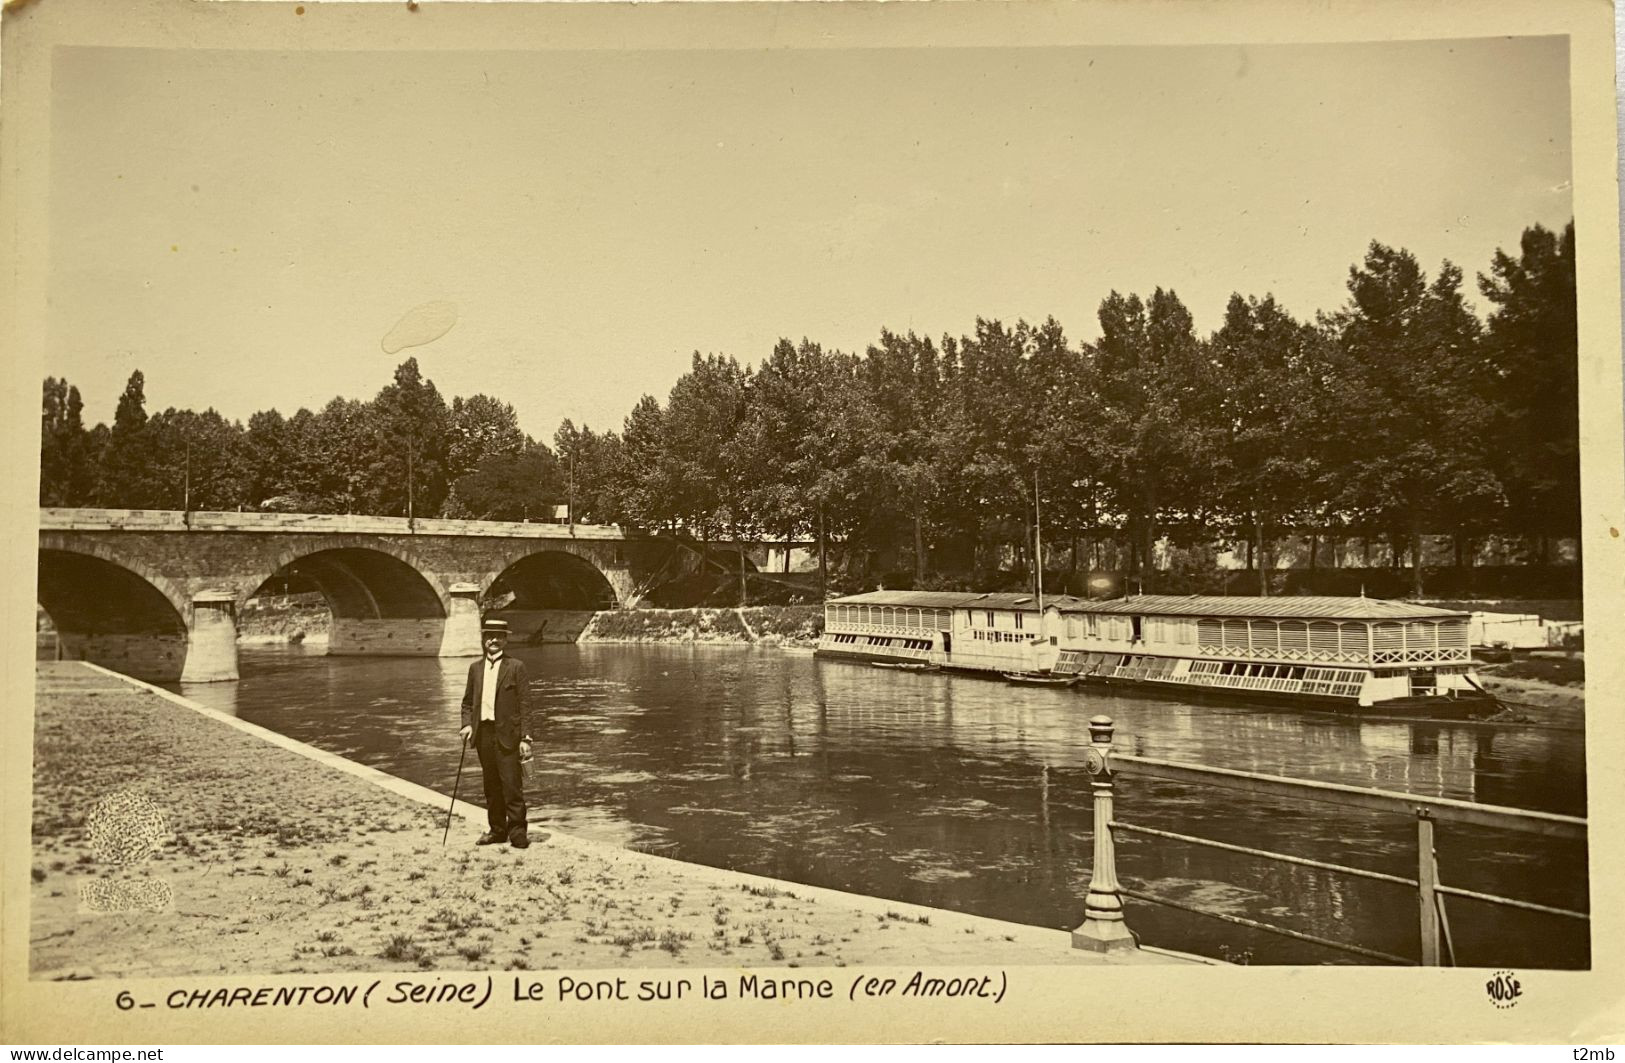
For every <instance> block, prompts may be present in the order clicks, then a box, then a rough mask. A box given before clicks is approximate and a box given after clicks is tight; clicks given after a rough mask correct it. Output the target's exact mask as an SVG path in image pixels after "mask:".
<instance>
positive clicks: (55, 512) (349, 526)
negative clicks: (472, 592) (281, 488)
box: [39, 507, 627, 541]
mask: <svg viewBox="0 0 1625 1063" xmlns="http://www.w3.org/2000/svg"><path fill="white" fill-rule="evenodd" d="M39 526H40V530H41V531H174V532H187V531H248V532H306V533H311V534H320V535H333V534H336V533H345V532H348V533H352V534H364V535H413V534H416V535H459V536H460V535H468V536H489V537H495V538H506V539H565V540H569V539H593V540H599V541H624V540H625V539H626V538H627V535H626V532H625V531H624V530H623V529H622V528H620V527H617V526H615V525H611V524H605V525H598V524H576V525H573V526H572V525H568V524H528V523H524V522H521V521H498V520H444V519H439V518H435V519H421V520H411V521H409V520H407V519H406V518H405V517H372V516H364V515H359V514H345V513H234V512H229V511H228V512H214V511H204V510H194V511H193V512H191V513H183V512H181V511H180V510H178V509H63V508H51V507H43V508H41V509H40V525H39Z"/></svg>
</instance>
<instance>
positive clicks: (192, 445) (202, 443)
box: [146, 408, 252, 511]
mask: <svg viewBox="0 0 1625 1063" xmlns="http://www.w3.org/2000/svg"><path fill="white" fill-rule="evenodd" d="M146 432H147V435H148V437H149V441H150V443H151V454H152V460H151V464H150V465H149V466H148V470H147V471H148V475H149V476H150V477H151V479H152V482H153V484H154V489H155V490H156V491H157V492H158V494H157V497H156V502H155V504H156V505H159V506H162V507H163V508H165V509H185V510H187V511H191V510H231V509H236V508H238V507H239V506H241V505H243V504H245V502H246V500H247V496H248V488H249V485H250V482H251V480H252V472H251V466H250V462H249V460H248V456H247V454H246V453H245V451H246V446H245V440H244V434H243V430H242V427H241V426H240V425H237V424H233V423H232V422H230V421H227V420H226V419H225V418H224V417H221V416H220V414H218V413H217V412H215V411H214V410H212V409H211V410H205V411H204V412H203V413H195V412H193V411H192V410H177V409H173V408H171V409H166V410H164V411H163V412H162V413H158V414H155V415H153V417H152V418H151V419H149V420H148V422H147V425H146Z"/></svg>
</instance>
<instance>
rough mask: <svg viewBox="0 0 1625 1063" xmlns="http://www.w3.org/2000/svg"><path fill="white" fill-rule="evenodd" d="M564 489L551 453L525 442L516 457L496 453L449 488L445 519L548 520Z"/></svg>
mask: <svg viewBox="0 0 1625 1063" xmlns="http://www.w3.org/2000/svg"><path fill="white" fill-rule="evenodd" d="M565 495H566V485H565V483H564V478H563V476H561V475H560V472H559V462H558V459H557V458H556V457H554V455H553V452H552V451H551V450H549V449H548V448H547V447H546V446H544V445H543V444H541V443H534V442H527V444H526V445H525V447H524V449H523V450H521V451H520V452H519V453H517V454H510V453H504V452H502V451H495V452H493V453H490V454H487V455H486V456H485V457H484V458H482V459H481V460H480V463H479V464H478V465H477V466H475V467H474V469H473V470H472V471H471V472H468V473H465V474H464V475H462V476H461V477H459V478H458V479H457V482H456V483H455V484H453V485H452V491H451V495H450V497H449V498H448V499H447V514H446V515H447V516H450V517H459V518H467V519H472V520H549V519H551V517H552V515H553V507H554V506H557V505H559V504H560V503H562V502H563V501H564V499H565Z"/></svg>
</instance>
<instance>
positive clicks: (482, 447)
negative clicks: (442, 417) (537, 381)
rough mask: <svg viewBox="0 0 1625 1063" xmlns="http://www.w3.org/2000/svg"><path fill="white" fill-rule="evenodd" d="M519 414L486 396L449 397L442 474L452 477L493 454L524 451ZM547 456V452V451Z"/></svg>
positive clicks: (514, 455) (460, 475)
mask: <svg viewBox="0 0 1625 1063" xmlns="http://www.w3.org/2000/svg"><path fill="white" fill-rule="evenodd" d="M525 443H526V441H525V434H524V433H523V432H521V431H520V430H519V417H518V415H517V414H515V413H514V409H513V407H512V406H510V405H509V404H508V403H506V402H503V401H502V400H501V399H496V398H492V397H491V396H490V395H470V396H469V397H468V398H466V399H465V398H463V397H462V396H458V397H456V398H454V399H452V400H451V411H450V415H449V419H448V423H447V434H446V475H447V476H448V477H449V478H451V479H452V480H456V479H458V478H459V477H462V476H464V475H466V474H468V473H469V472H472V471H473V470H474V468H475V467H476V466H478V465H479V464H480V463H481V462H483V461H484V460H485V459H486V458H487V457H491V456H493V455H507V456H509V457H517V456H519V454H520V453H521V452H523V451H524V450H525ZM549 456H551V452H549Z"/></svg>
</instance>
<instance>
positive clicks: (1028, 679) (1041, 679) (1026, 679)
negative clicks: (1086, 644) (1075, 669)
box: [1000, 672, 1078, 687]
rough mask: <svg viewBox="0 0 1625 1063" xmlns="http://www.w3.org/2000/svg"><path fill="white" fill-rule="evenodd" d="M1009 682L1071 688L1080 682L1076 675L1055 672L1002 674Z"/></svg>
mask: <svg viewBox="0 0 1625 1063" xmlns="http://www.w3.org/2000/svg"><path fill="white" fill-rule="evenodd" d="M1000 674H1001V675H1003V676H1004V678H1005V680H1006V681H1007V682H1011V683H1018V684H1026V685H1027V686H1038V687H1069V686H1071V685H1072V684H1073V683H1076V682H1077V681H1078V676H1076V675H1058V674H1056V673H1055V672H1001V673H1000Z"/></svg>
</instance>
